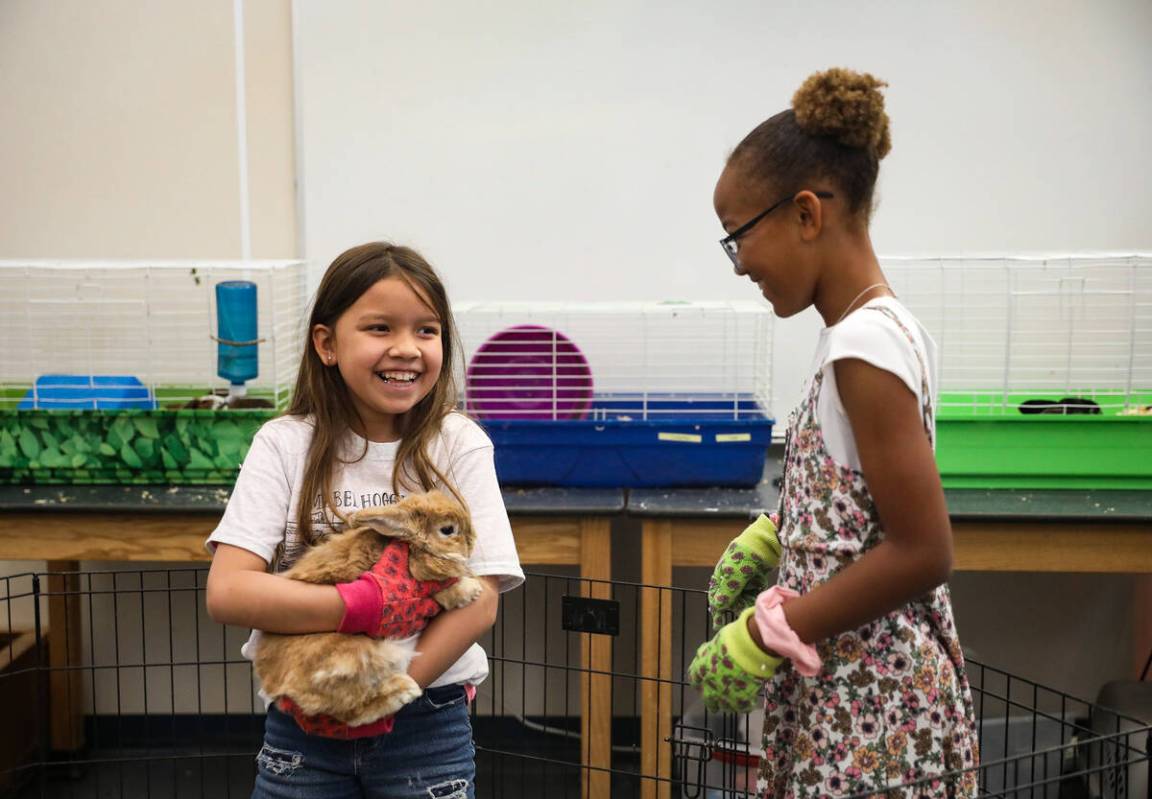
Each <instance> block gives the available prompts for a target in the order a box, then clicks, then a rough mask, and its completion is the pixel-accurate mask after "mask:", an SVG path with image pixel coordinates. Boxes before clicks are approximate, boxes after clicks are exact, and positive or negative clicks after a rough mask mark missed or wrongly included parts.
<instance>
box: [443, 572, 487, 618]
mask: <svg viewBox="0 0 1152 799" xmlns="http://www.w3.org/2000/svg"><path fill="white" fill-rule="evenodd" d="M483 590H484V586H483V585H481V583H480V581H479V580H477V579H476V578H475V577H461V578H460V579H459V580H458V581H457V582H456V583H455V584H453V585H451V586H449V587H448V588H445V589H444V590H443V591H440V592H438V593H436V594H434V595H433V597H432V598H433V599H435V600H436V602H437V603H438V604H439V605H440V607H442V608H444V609H445V610H453V609H454V608H462V607H464V606H465V605H471V604H472V603H473V602H475V601H476V598H477V597H478V596H480V592H481V591H483Z"/></svg>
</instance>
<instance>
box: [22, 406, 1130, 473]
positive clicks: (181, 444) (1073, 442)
mask: <svg viewBox="0 0 1152 799" xmlns="http://www.w3.org/2000/svg"><path fill="white" fill-rule="evenodd" d="M5 388H7V387H5ZM4 393H5V394H7V392H6V391H5V392H4ZM157 395H158V399H159V401H160V403H161V404H165V402H172V401H174V399H173V398H180V397H182V398H187V397H188V396H193V395H194V392H189V390H188V389H182V388H180V387H172V388H165V389H158V390H157ZM7 396H22V393H21V394H20V395H15V394H7ZM252 396H260V393H259V392H253V393H252ZM1060 396H1068V395H1053V394H1044V393H1036V394H1030V395H1027V398H1040V399H1059V398H1060ZM1095 396H1097V397H1104V396H1109V394H1108V393H1106V392H1097V394H1096V395H1095ZM1111 396H1115V394H1112V395H1111ZM267 398H268V399H271V397H270V396H268V397H267ZM1023 398H1025V395H1023V394H1020V395H1017V394H1014V395H1013V397H1012V402H1011V403H1009V402H1005V401H1002V399H1001V396H1000V395H997V394H993V393H968V394H963V395H958V394H945V395H943V396H942V397H941V400H942V401H941V410H940V414H939V416H938V418H937V434H938V439H937V447H936V459H937V463H938V465H939V468H940V474H941V478H942V480H943V483H944V486H945V487H947V488H974V489H977V488H982V489H997V488H1000V489H1038V488H1066V489H1149V488H1152V416H1126V415H1119V414H1117V413H1115V412H1111V413H1109V412H1107V411H1106V412H1103V413H1101V414H1099V415H1071V416H1065V415H1047V414H1037V415H1023V414H1020V413H1019V412H1018V411H1016V412H1014V413H1005V412H1003V411H996V412H995V413H993V412H992V411H991V410H990V409H991V408H1013V409H1014V408H1015V407H1016V405H1018V404H1019V402H1020V401H1021V399H1023ZM1129 401H1130V402H1131V403H1132V404H1133V405H1138V406H1142V405H1145V404H1152V395H1147V394H1141V395H1136V396H1132V397H1129ZM12 404H13V405H14V404H15V403H12ZM279 412H280V411H279V410H273V409H244V410H224V411H221V410H155V411H144V410H123V411H82V410H76V411H32V410H24V411H20V410H0V483H9V484H11V483H17V484H41V485H45V484H47V485H60V484H70V485H84V484H113V485H131V484H167V485H231V484H232V483H233V482H234V481H235V479H236V475H237V473H238V471H239V468H240V464H241V463H242V462H243V460H244V456H245V455H246V454H247V452H248V447H249V445H250V444H251V441H252V437H253V436H254V435H255V434H256V431H257V430H258V429H259V428H260V426H261V425H262V424H263V423H264V422H266V421H267V420H269V419H271V418H273V417H274V416H276V415H277V414H278V413H279Z"/></svg>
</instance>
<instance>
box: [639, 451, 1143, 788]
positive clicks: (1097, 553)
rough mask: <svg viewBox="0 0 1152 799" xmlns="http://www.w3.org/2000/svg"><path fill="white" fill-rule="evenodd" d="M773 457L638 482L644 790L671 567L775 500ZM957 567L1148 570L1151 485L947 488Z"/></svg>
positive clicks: (661, 702) (665, 689)
mask: <svg viewBox="0 0 1152 799" xmlns="http://www.w3.org/2000/svg"><path fill="white" fill-rule="evenodd" d="M779 466H780V464H779V460H772V459H770V460H769V463H768V466H767V468H766V471H765V480H764V482H762V483H761V484H760V485H758V486H757V487H755V488H749V489H699V490H696V489H676V490H655V489H645V490H641V489H636V490H633V491H631V492H630V494H629V497H628V513H629V514H630V515H633V516H638V517H640V518H641V520H642V527H641V536H642V543H641V549H642V554H641V564H642V566H641V568H642V576H641V582H642V583H644V584H645V585H647V586H654V587H652V588H645V589H643V597H642V599H641V621H640V624H641V633H640V635H641V661H640V662H641V665H640V679H641V680H642V681H643V686H644V687H643V688H642V692H641V709H640V716H641V721H640V723H641V773H643V774H657V775H660V777H661V778H662V779H661V781H656V780H647V781H645V782H644V783H643V785H642V791H641V796H642V797H644V799H667V797H668V796H669V794H670V788H671V783H670V782H669V781H666V780H664V779H663V778H665V777H669V776H670V775H671V773H672V770H671V768H672V764H671V755H672V752H671V746H670V745H669V743H668V739H669V738H670V736H671V734H672V686H673V683H674V682H675V680H674V677H678V676H679V675H673V674H672V638H671V636H670V635H669V634H667V632H666V631H668V630H671V629H672V628H671V624H672V603H671V602H670V601H669V598H668V597H667V596H666V594H667V593H668V591H667V589H661V588H660V586H670V585H671V584H672V568H673V567H674V566H705V567H711V566H713V565H714V564H715V563H716V561H717V559H718V558H719V557H720V555H721V554H722V553H723V551H724V548H725V547H726V546H727V544H728V542H729V541H730V540H731V539H732V538H733V537H735V536H736V535H737V534H739V532H740V531H741V530H742V529H743V528H744V526H745V525H746V524H747V523H748V522H749V521H750V520H752V519H754V518H756V516H758V515H759V514H760V513H766V512H770V511H774V510H775V509H776V506H777V502H778V500H779V491H778V490H777V488H776V487H775V478H776V477H778V475H779ZM945 495H946V498H947V501H948V510H949V516H950V517H951V520H952V530H953V536H954V567H955V568H956V569H957V570H959V571H1019V572H1111V573H1152V491H983V490H947V491H945Z"/></svg>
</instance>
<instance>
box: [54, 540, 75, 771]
mask: <svg viewBox="0 0 1152 799" xmlns="http://www.w3.org/2000/svg"><path fill="white" fill-rule="evenodd" d="M47 566H48V571H49V572H75V571H77V570H78V569H79V567H80V564H79V563H78V562H76V561H74V560H50V561H48V563H47ZM47 582H48V593H49V596H48V665H49V668H50V669H51V670H50V672H49V680H48V685H49V689H48V690H49V702H50V703H51V716H50V718H51V720H52V721H51V724H52V727H51V739H52V749H53V750H55V751H58V752H73V751H76V750H77V749H80V748H82V747H83V746H84V683H83V672H82V671H81V670H80V669H79V666H81V665H82V664H83V657H82V650H83V644H82V641H83V636H82V632H83V631H82V630H81V626H80V625H81V614H80V578H79V576H78V575H76V574H49V575H48V579H47Z"/></svg>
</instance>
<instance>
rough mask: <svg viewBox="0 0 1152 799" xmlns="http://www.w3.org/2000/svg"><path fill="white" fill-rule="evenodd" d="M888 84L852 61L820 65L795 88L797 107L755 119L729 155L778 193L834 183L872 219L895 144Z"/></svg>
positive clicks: (850, 208)
mask: <svg viewBox="0 0 1152 799" xmlns="http://www.w3.org/2000/svg"><path fill="white" fill-rule="evenodd" d="M886 85H887V84H885V83H884V82H882V81H879V80H877V79H876V78H874V77H872V76H871V75H869V74H867V73H863V74H862V73H858V72H853V71H851V70H848V69H839V68H836V69H829V70H827V71H825V72H817V73H816V74H814V75H811V76H810V77H809V78H808V79H807V80H806V81H804V84H803V85H802V86H801V87H800V88H799V89H798V90H797V91H796V94H795V95H794V96H793V97H792V108H790V109H788V110H787V111H782V112H780V113H779V114H776V115H775V116H773V117H771V118H770V119H768V120H766V121H764V122H761V123H760V124H759V125H757V126H756V128H755V129H753V131H752V132H751V133H749V134H748V135H747V136H745V137H744V140H743V141H741V142H740V143H739V144H738V145H736V149H735V150H733V151H732V155H731V156H730V157H729V158H728V163H729V164H734V165H735V166H736V167H737V168H738V169H740V170H741V172H742V173H743V176H744V177H745V178H746V179H747V180H749V181H751V182H752V183H753V185H757V184H759V185H760V186H763V187H764V189H765V190H766V191H768V190H770V191H771V192H773V193H778V194H784V193H787V192H789V191H801V190H802V189H806V188H809V189H810V188H814V186H813V185H811V184H814V183H816V182H817V181H825V182H827V183H830V184H831V187H830V188H831V190H832V191H833V192H835V193H837V194H838V195H839V196H841V197H842V198H843V199H844V201H845V203H846V205H847V208H848V211H849V212H850V213H852V214H857V213H862V214H863V216H864V219H865V220H867V218H868V216H869V215H870V214H871V211H872V195H873V191H874V189H875V187H876V175H877V173H878V172H879V169H880V159H882V158H883V157H884V156H886V155H887V154H888V152H889V150H891V149H892V139H891V137H890V134H889V132H888V114H887V113H886V112H885V111H884V96H883V95H882V94H881V93H880V87H882V86H886Z"/></svg>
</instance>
